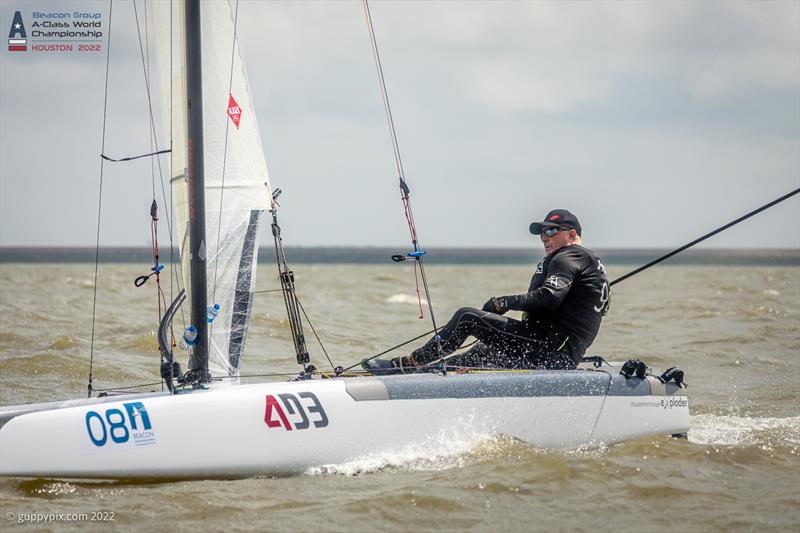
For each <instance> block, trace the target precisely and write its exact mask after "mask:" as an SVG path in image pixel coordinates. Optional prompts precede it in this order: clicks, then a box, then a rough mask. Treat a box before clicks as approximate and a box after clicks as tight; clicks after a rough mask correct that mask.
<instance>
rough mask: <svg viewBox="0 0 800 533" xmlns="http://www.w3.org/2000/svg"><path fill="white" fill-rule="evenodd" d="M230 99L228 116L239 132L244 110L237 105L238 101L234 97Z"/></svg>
mask: <svg viewBox="0 0 800 533" xmlns="http://www.w3.org/2000/svg"><path fill="white" fill-rule="evenodd" d="M230 97H231V98H230V100H228V116H229V117H231V120H232V121H233V124H234V125H235V126H236V129H237V130H238V129H239V121H240V120H241V119H242V109H241V108H240V107H239V104H237V103H236V100H234V99H233V95H230Z"/></svg>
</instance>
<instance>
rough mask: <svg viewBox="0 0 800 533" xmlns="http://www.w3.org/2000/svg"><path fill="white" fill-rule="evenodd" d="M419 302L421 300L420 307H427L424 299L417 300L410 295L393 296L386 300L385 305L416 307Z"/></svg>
mask: <svg viewBox="0 0 800 533" xmlns="http://www.w3.org/2000/svg"><path fill="white" fill-rule="evenodd" d="M420 300H422V305H428V300H426V299H425V298H417V296H415V295H411V294H393V295H391V296H389V297H388V298H386V303H387V304H412V305H418V304H419V302H420Z"/></svg>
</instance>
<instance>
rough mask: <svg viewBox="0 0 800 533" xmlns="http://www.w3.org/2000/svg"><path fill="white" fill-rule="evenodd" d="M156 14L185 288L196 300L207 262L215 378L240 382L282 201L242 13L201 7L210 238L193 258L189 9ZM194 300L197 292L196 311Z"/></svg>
mask: <svg viewBox="0 0 800 533" xmlns="http://www.w3.org/2000/svg"><path fill="white" fill-rule="evenodd" d="M150 6H151V7H152V9H153V20H154V21H155V28H156V29H155V31H156V48H157V60H158V81H159V83H158V86H159V92H160V96H161V98H160V100H161V109H162V119H163V122H164V127H165V130H166V132H167V135H166V136H165V137H166V138H167V139H169V138H170V136H169V134H170V132H171V134H172V135H171V139H172V158H171V159H172V165H171V170H170V182H171V185H172V203H173V207H174V211H175V217H174V222H175V228H176V232H177V237H178V242H179V243H180V255H181V264H182V268H183V279H184V285H185V287H186V290H187V293H188V292H189V288H190V287H191V283H190V272H189V258H190V257H191V256H192V255H193V254H196V255H197V256H198V257H200V258H201V259H203V258H204V260H205V262H206V271H207V279H208V305H209V306H213V305H214V304H219V306H220V310H219V315H218V316H217V318H216V319H215V320H214V321H213V323H211V324H209V332H210V338H209V371H210V372H211V375H212V376H215V377H237V376H238V374H239V366H240V362H241V354H242V351H243V349H244V340H245V336H246V333H247V327H248V325H249V322H250V310H251V304H252V297H253V289H254V288H255V283H256V262H257V255H258V243H259V235H260V231H259V229H260V220H261V214H262V212H263V211H264V210H268V209H270V207H271V202H272V200H271V195H270V190H271V189H270V184H269V177H268V175H267V164H266V161H265V159H264V152H263V149H262V146H261V135H260V134H259V130H258V125H257V123H256V114H255V110H254V107H253V101H252V98H251V95H250V87H249V84H248V81H247V74H246V72H245V67H244V63H243V61H242V56H241V53H240V50H239V45H238V42H235V39H234V10H235V7H234V5H233V4H232V3H231V2H228V1H214V2H200V6H201V43H202V45H201V46H202V70H203V77H202V79H203V143H204V154H203V161H204V166H205V204H206V213H205V215H206V235H205V239H204V240H203V243H204V245H203V246H201V247H200V249H198V250H190V249H189V245H190V239H189V226H188V221H189V202H188V181H187V170H186V168H187V152H188V141H187V95H186V69H185V62H186V59H185V51H184V50H185V15H184V2H183V1H172V2H152V3H150ZM231 62H232V63H233V65H231ZM237 107H238V109H237ZM191 298H192V294H190V293H189V294H188V302H189V305H191V301H192V300H191Z"/></svg>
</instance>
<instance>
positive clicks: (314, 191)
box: [0, 0, 800, 251]
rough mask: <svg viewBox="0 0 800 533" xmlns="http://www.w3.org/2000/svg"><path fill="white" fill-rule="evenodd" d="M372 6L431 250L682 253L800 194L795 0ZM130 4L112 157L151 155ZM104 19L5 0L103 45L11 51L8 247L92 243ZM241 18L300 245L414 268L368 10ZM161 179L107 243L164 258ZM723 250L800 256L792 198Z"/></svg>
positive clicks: (5, 63) (118, 193) (264, 123)
mask: <svg viewBox="0 0 800 533" xmlns="http://www.w3.org/2000/svg"><path fill="white" fill-rule="evenodd" d="M136 5H137V6H138V8H139V10H140V22H143V17H144V13H143V12H142V6H143V2H142V1H139V2H137V4H136ZM370 5H371V12H372V19H373V23H374V28H375V33H376V38H377V40H378V46H379V49H380V53H381V59H382V63H383V70H384V75H385V78H386V84H387V89H388V93H389V99H390V103H391V107H392V111H393V115H394V121H395V127H396V131H397V137H398V141H399V147H400V152H401V154H402V158H403V166H404V168H405V173H406V180H407V182H408V184H409V186H410V187H411V194H412V205H413V209H414V214H415V218H416V223H417V230H418V232H419V238H420V242H421V244H422V245H423V247H426V246H428V247H445V246H449V247H470V248H493V247H530V246H535V247H537V248H538V247H539V246H540V245H539V243H538V239H537V238H536V237H534V236H532V235H530V233H529V232H528V225H529V223H530V222H531V221H533V220H541V219H542V218H543V217H544V215H545V214H546V213H547V211H548V210H550V209H553V208H566V209H570V210H571V211H573V212H574V213H575V214H576V215H577V216H578V217H579V218H580V221H581V223H582V225H583V228H584V232H583V233H584V244H585V245H586V246H589V247H592V248H643V247H657V248H670V247H677V246H679V245H681V244H684V243H686V242H688V241H690V240H693V239H694V238H696V237H698V236H700V235H702V234H704V233H706V232H708V231H711V230H712V229H714V228H716V227H718V226H721V225H723V224H725V223H727V222H729V221H730V220H733V219H735V218H737V217H739V216H741V215H743V214H744V213H747V212H748V211H750V210H752V209H755V208H756V207H759V206H760V205H762V204H765V203H767V202H769V201H771V200H773V199H775V198H777V197H779V196H781V195H783V194H786V193H788V192H790V191H792V190H794V189H797V188H798V187H800V2H797V1H788V2H770V1H759V2H724V1H719V2H711V1H708V2H678V1H673V2H602V3H601V2H495V1H493V2H457V1H452V2H430V1H426V2H414V1H403V2H387V1H373V2H372V3H371V4H370ZM133 9H134V8H133V4H132V3H131V2H127V1H121V0H116V1H115V2H114V6H113V18H112V26H111V35H112V44H111V54H110V61H109V64H110V71H109V96H108V120H107V124H106V137H105V152H106V153H107V154H110V155H112V156H126V155H133V154H140V153H144V152H148V151H149V150H150V145H149V137H148V128H149V126H148V111H147V109H148V108H147V98H146V87H145V82H144V76H143V73H142V72H143V69H142V64H141V58H140V55H139V45H138V40H137V33H136V23H135V19H134V16H133V15H134V11H133ZM108 10H109V7H108V2H105V1H102V2H101V1H97V2H93V1H70V0H63V1H60V2H52V1H39V0H13V1H11V0H2V9H0V29H1V30H2V31H3V32H6V31H7V30H8V29H9V28H10V27H11V26H12V21H13V18H14V13H15V11H20V12H21V14H22V16H23V19H24V21H25V24H26V26H28V31H31V27H30V25H31V24H32V22H33V18H32V17H33V15H32V13H33V12H34V11H41V12H48V11H70V12H73V11H80V12H90V13H94V12H97V13H101V15H102V18H101V20H102V26H103V27H102V30H103V31H104V33H105V35H104V38H103V39H104V40H103V42H102V46H103V48H102V51H101V52H81V53H79V52H72V53H60V52H53V53H47V52H33V51H26V52H10V51H8V50H7V47H6V46H5V43H3V45H4V46H3V48H2V49H1V50H0V117H1V118H2V120H0V246H92V245H94V243H95V236H96V221H97V214H98V198H99V179H100V159H99V153H100V149H101V143H102V131H103V105H104V79H105V67H106V50H107V48H108V43H107V41H106V38H107V36H108V33H107V32H108ZM239 12H240V15H239V30H238V31H239V37H240V44H241V47H242V53H243V55H244V59H245V62H246V65H247V69H248V76H249V80H250V86H251V89H252V93H253V98H254V101H255V105H256V111H257V115H258V117H257V118H258V122H259V125H260V129H261V136H262V141H263V145H264V152H265V154H266V158H267V164H268V167H269V173H270V179H271V183H272V186H273V187H280V188H281V189H282V190H283V195H282V196H281V208H280V211H279V216H280V220H281V225H282V227H283V237H284V244H286V245H289V246H292V245H293V246H320V245H322V246H397V247H398V248H399V249H400V250H401V251H402V250H405V247H408V245H409V237H408V230H407V227H406V223H405V219H404V216H403V211H402V205H401V202H400V198H399V191H398V187H397V173H396V170H395V163H394V158H393V152H392V146H391V143H390V139H389V133H388V129H387V125H386V120H385V116H384V112H383V104H382V101H381V98H380V93H379V86H378V80H377V76H376V72H375V66H374V63H373V59H372V50H371V48H370V43H369V35H368V31H367V26H366V23H365V19H364V11H363V7H362V4H361V2H350V1H331V2H303V1H295V2H281V1H268V2H255V1H247V0H241V1H240V5H239ZM150 23H151V24H152V21H150ZM151 53H152V54H153V57H154V52H153V51H152V50H151ZM157 126H158V127H159V128H160V122H159V123H157ZM160 138H162V139H163V135H162V136H161V137H160ZM164 164H165V165H166V159H165V160H164ZM165 168H166V167H165ZM152 174H153V173H152V164H151V162H150V161H148V160H139V161H136V162H132V163H127V164H118V165H107V166H106V171H105V175H104V182H103V183H104V184H103V191H102V210H101V232H100V243H101V245H104V246H148V245H149V244H150V227H149V207H150V203H151V201H152V190H153V185H152V177H151V176H152ZM156 176H157V174H156ZM156 179H157V178H156ZM160 189H161V185H160V183H158V182H157V183H156V190H157V191H160ZM158 199H159V202H163V200H162V198H161V194H160V192H159V193H158ZM162 205H163V204H162ZM161 231H162V232H163V233H162V235H161V237H160V241H161V242H162V245H163V243H164V242H166V241H167V240H168V238H167V236H166V231H167V230H166V227H165V226H164V227H162V228H161ZM270 243H271V235H269V231H264V232H263V239H262V244H264V245H269V244H270ZM707 246H708V247H714V248H773V247H779V248H800V199H798V197H794V198H793V199H791V200H788V201H786V202H784V203H783V204H781V205H779V206H777V207H775V208H773V209H771V210H769V211H768V212H765V213H763V214H760V215H758V216H757V217H755V218H753V219H751V220H749V221H747V222H745V223H743V224H740V225H738V226H736V227H734V228H732V229H730V230H728V231H726V232H724V233H723V234H721V235H719V236H717V237H715V238H713V239H712V240H710V241H708V244H707Z"/></svg>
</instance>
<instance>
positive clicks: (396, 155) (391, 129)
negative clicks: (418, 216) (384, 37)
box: [364, 0, 405, 179]
mask: <svg viewBox="0 0 800 533" xmlns="http://www.w3.org/2000/svg"><path fill="white" fill-rule="evenodd" d="M364 15H365V17H366V19H367V29H368V30H369V38H370V44H371V45H372V56H373V58H374V59H375V68H376V69H377V71H378V82H379V83H380V88H381V97H382V98H383V110H384V113H386V120H387V122H388V124H389V136H390V137H391V139H392V148H393V149H394V159H395V165H396V166H397V173H398V174H399V175H400V179H403V177H404V176H405V172H404V171H403V160H402V158H401V157H400V147H399V145H398V143H397V132H396V131H395V128H394V119H393V118H392V108H391V106H390V105H389V94H388V92H387V91H386V81H385V80H384V77H383V67H382V66H381V57H380V54H378V42H377V40H376V39H375V30H374V29H373V27H372V15H371V14H370V11H369V3H368V2H367V0H364Z"/></svg>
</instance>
